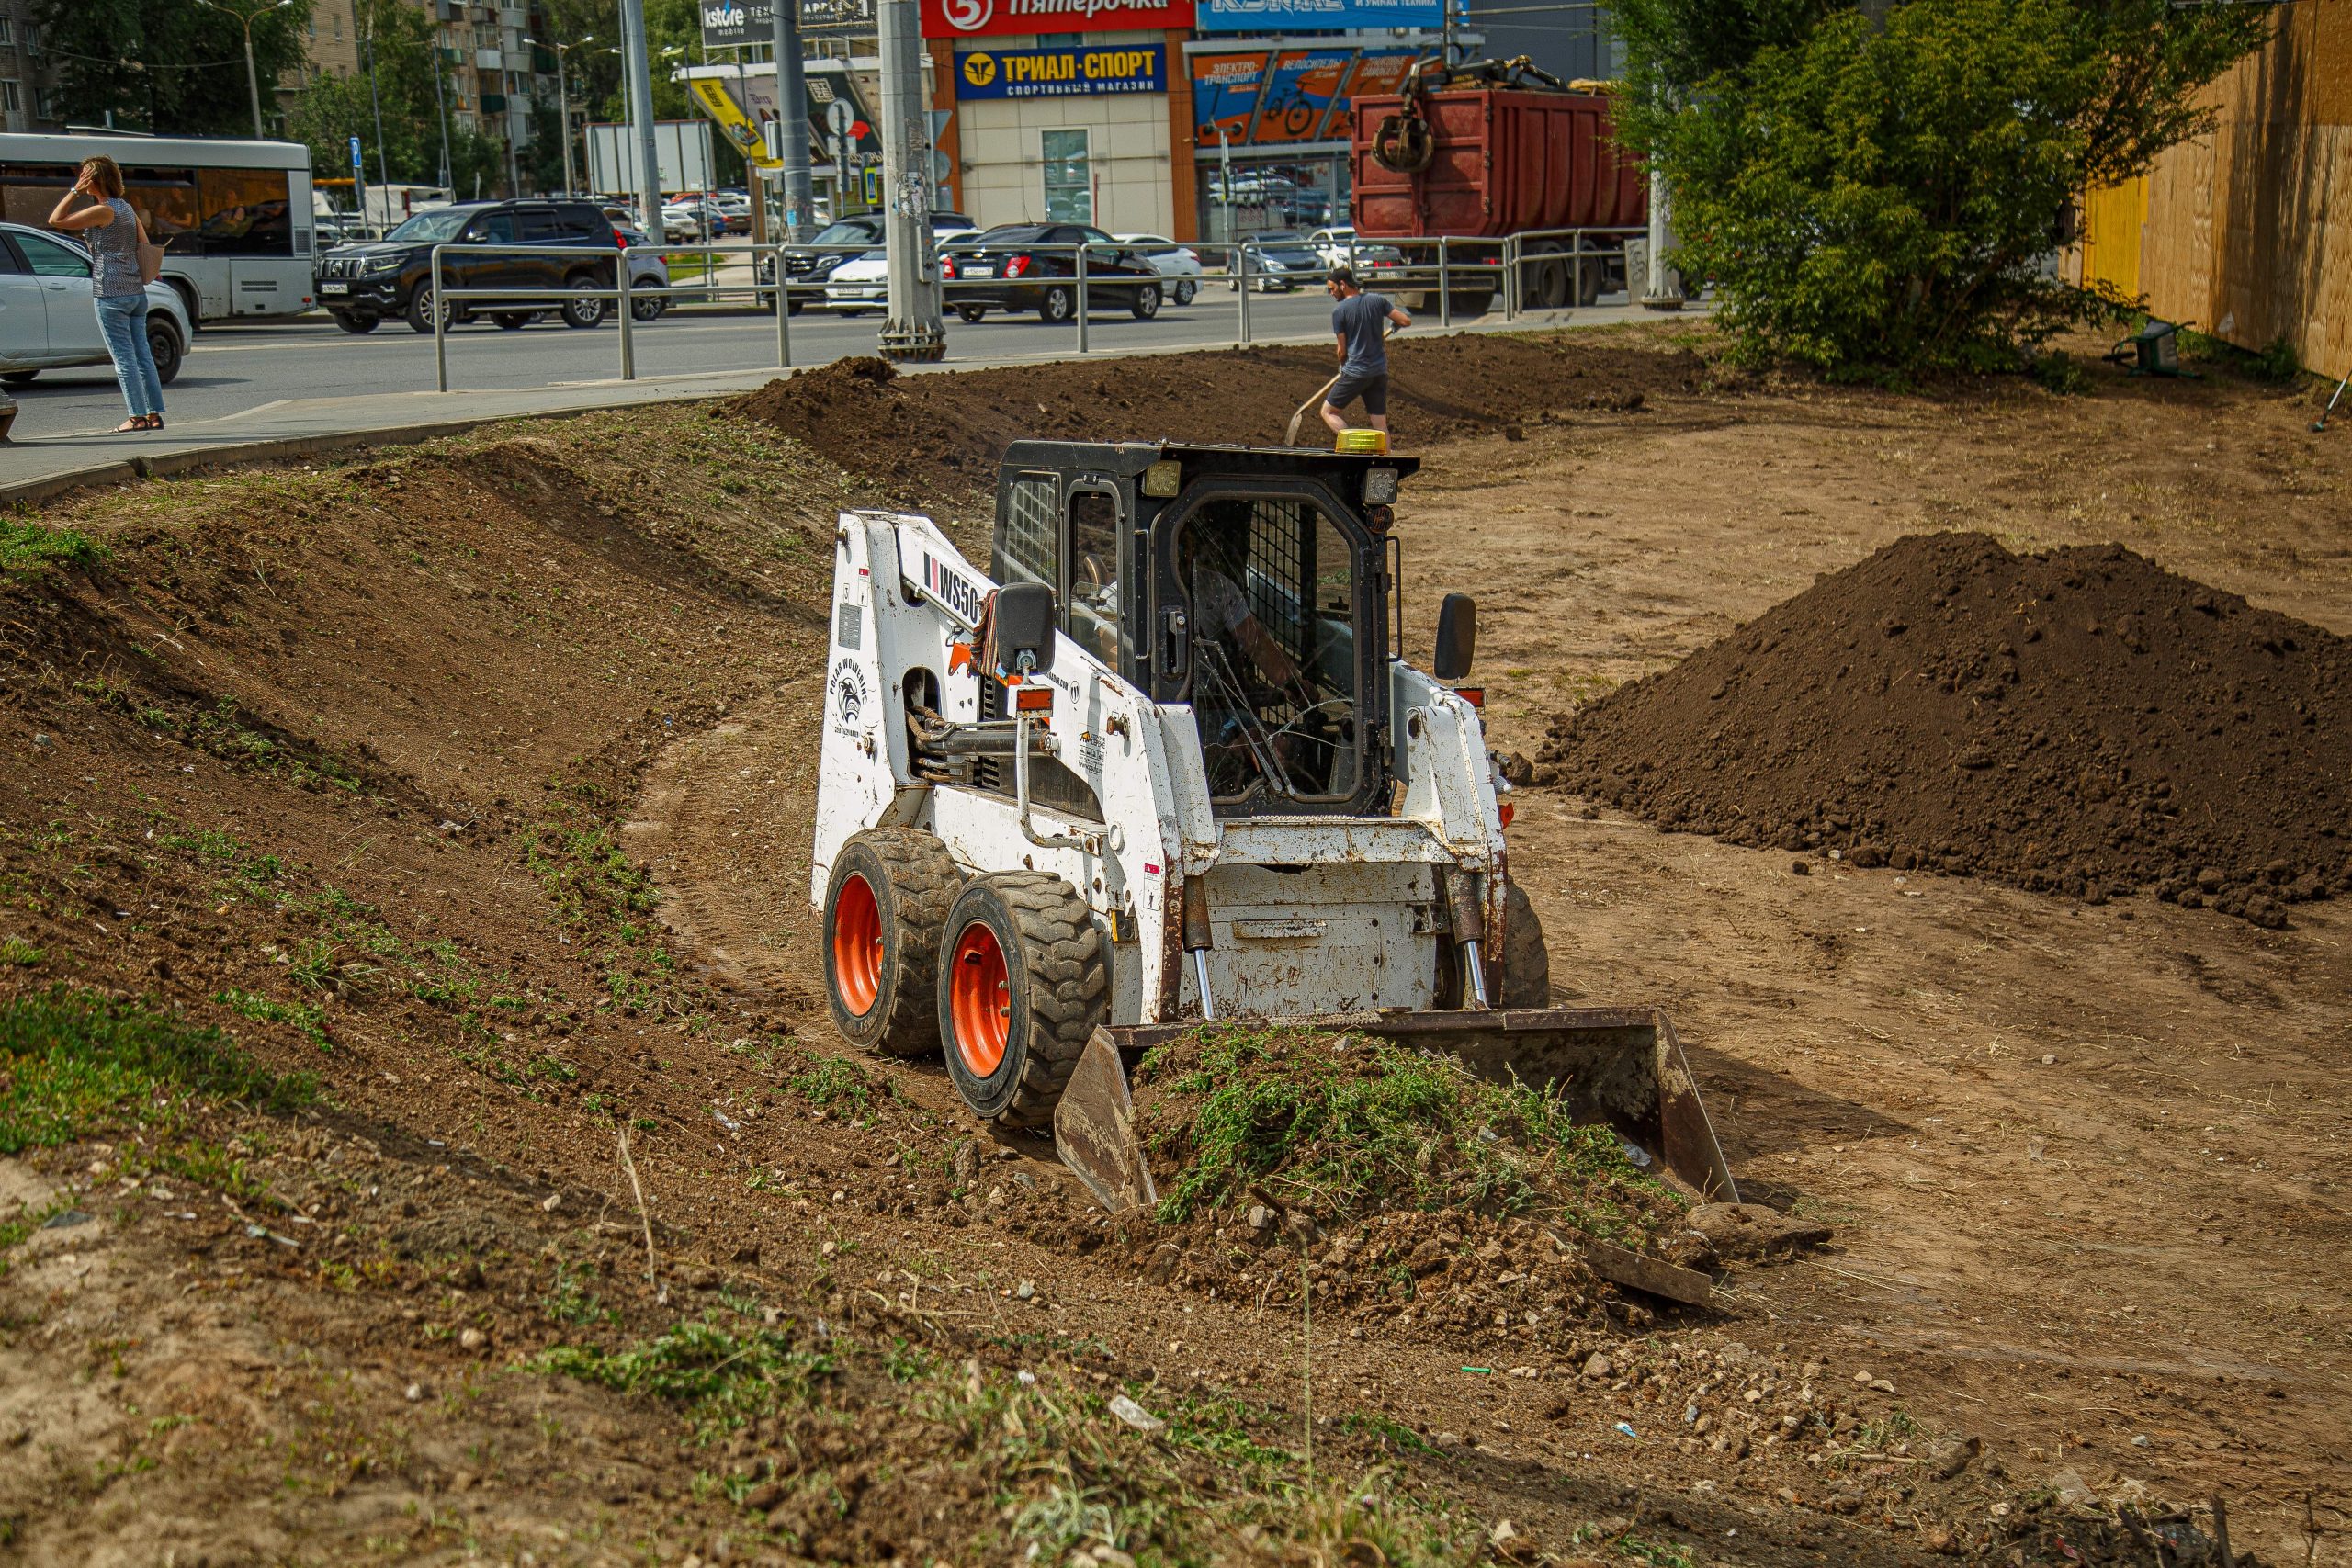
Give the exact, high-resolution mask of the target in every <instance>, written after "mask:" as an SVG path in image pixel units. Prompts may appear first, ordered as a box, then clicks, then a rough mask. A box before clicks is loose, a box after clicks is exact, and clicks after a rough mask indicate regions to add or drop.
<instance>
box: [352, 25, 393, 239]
mask: <svg viewBox="0 0 2352 1568" xmlns="http://www.w3.org/2000/svg"><path fill="white" fill-rule="evenodd" d="M367 4H368V107H369V108H370V109H372V110H374V111H375V115H376V183H377V184H378V185H379V186H383V187H384V216H385V217H386V218H387V219H390V217H391V215H392V175H391V168H390V164H387V163H386V162H385V158H384V101H383V99H382V98H380V97H379V96H377V93H376V23H377V20H378V17H377V15H376V9H375V4H374V0H367ZM359 227H360V229H361V231H363V232H364V231H366V229H367V227H368V213H367V209H365V208H363V209H360V213H359Z"/></svg>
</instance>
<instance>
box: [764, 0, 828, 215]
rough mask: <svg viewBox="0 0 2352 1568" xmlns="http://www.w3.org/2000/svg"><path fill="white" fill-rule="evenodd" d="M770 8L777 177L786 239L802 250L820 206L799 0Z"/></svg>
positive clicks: (772, 1) (779, 0) (772, 2)
mask: <svg viewBox="0 0 2352 1568" xmlns="http://www.w3.org/2000/svg"><path fill="white" fill-rule="evenodd" d="M768 4H769V6H770V7H771V9H772V10H773V11H774V13H775V112H776V119H777V127H776V138H777V145H776V152H777V155H778V157H779V158H780V159H781V161H782V163H783V165H784V166H783V167H782V168H780V169H779V170H777V171H776V172H777V175H778V176H779V179H780V182H781V184H782V185H783V186H784V237H785V240H786V243H790V244H795V245H801V244H806V243H808V242H809V235H810V234H812V233H814V232H815V231H816V228H817V201H816V193H815V190H814V188H813V187H812V185H811V183H810V181H809V85H808V84H807V83H806V82H805V81H803V80H802V72H801V69H800V0H768ZM745 107H749V106H748V105H746V106H745ZM833 210H834V211H835V212H836V213H838V212H839V211H840V210H841V209H840V208H839V207H838V206H836V207H835V208H834V209H833Z"/></svg>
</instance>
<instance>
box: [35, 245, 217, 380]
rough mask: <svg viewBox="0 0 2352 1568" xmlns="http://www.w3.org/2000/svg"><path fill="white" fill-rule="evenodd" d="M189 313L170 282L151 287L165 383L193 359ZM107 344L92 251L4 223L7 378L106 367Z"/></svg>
mask: <svg viewBox="0 0 2352 1568" xmlns="http://www.w3.org/2000/svg"><path fill="white" fill-rule="evenodd" d="M193 336H195V333H194V331H193V330H192V329H191V328H190V327H189V326H188V320H187V307H186V306H185V305H183V304H181V303H180V297H179V295H178V294H177V293H176V292H175V290H174V289H173V288H172V287H171V286H170V285H169V284H166V283H151V284H149V285H148V286H147V343H148V345H149V346H150V347H151V348H153V350H154V353H155V378H156V379H157V380H159V381H161V382H163V383H164V385H165V386H169V385H170V384H171V381H172V378H174V377H175V376H177V375H178V374H179V373H180V362H181V361H182V360H184V359H186V358H187V345H188V340H189V339H190V338H192V337H193ZM111 362H112V361H111V360H110V358H109V357H108V355H107V342H106V339H105V338H104V337H102V336H100V335H99V333H98V312H97V307H96V300H95V296H94V294H93V291H92V288H91V284H90V253H89V252H88V251H87V250H86V249H85V248H84V247H83V245H82V243H81V242H80V241H78V240H70V239H67V238H66V237H65V236H64V235H62V234H52V233H50V232H49V231H47V230H44V229H35V228H33V227H31V226H29V225H28V224H24V223H0V381H5V382H6V383H7V384H8V385H9V386H11V387H22V386H25V385H27V384H28V383H29V382H30V381H31V380H32V378H34V377H36V376H38V375H40V373H41V372H42V371H44V370H62V369H65V368H67V367H73V366H77V365H107V364H110V363H111Z"/></svg>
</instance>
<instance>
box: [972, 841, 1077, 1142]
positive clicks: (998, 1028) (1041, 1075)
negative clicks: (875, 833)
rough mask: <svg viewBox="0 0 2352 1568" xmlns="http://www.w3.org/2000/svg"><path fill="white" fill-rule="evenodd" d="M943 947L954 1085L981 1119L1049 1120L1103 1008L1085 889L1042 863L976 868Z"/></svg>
mask: <svg viewBox="0 0 2352 1568" xmlns="http://www.w3.org/2000/svg"><path fill="white" fill-rule="evenodd" d="M940 954H941V958H942V962H941V964H940V966H939V1033H940V1038H941V1039H942V1040H943V1041H944V1042H945V1043H946V1046H947V1072H948V1076H949V1077H953V1078H954V1079H955V1080H956V1092H957V1093H959V1094H961V1095H962V1096H963V1097H964V1103H965V1104H967V1105H968V1106H970V1107H971V1108H972V1109H973V1111H976V1112H978V1114H979V1115H981V1116H983V1117H985V1118H987V1119H988V1120H989V1121H991V1122H1003V1123H1005V1124H1006V1125H1008V1126H1013V1127H1043V1126H1045V1125H1046V1124H1047V1123H1048V1122H1051V1121H1052V1120H1053V1115H1054V1107H1055V1106H1056V1105H1057V1104H1059V1103H1060V1102H1061V1098H1062V1089H1063V1087H1064V1086H1065V1085H1067V1084H1068V1083H1069V1075H1070V1069H1072V1068H1073V1067H1075V1066H1078V1056H1079V1053H1080V1051H1082V1050H1084V1049H1085V1048H1086V1042H1087V1039H1088V1037H1089V1036H1090V1035H1091V1034H1092V1033H1093V1032H1094V1029H1095V1026H1096V1025H1097V1024H1099V1023H1101V1022H1102V1021H1103V1018H1104V1015H1105V1014H1106V1013H1107V1012H1108V1011H1109V1008H1110V998H1111V976H1110V970H1109V968H1108V966H1107V965H1106V964H1104V962H1103V936H1102V933H1101V932H1100V931H1097V930H1095V928H1094V921H1093V918H1092V916H1091V914H1090V913H1089V912H1088V910H1087V908H1086V900H1085V899H1083V898H1081V897H1079V893H1078V889H1076V888H1075V887H1072V886H1070V885H1069V883H1067V882H1065V881H1063V880H1062V879H1061V878H1060V877H1058V876H1053V875H1049V874H1046V873H1044V872H1035V871H1010V872H1003V873H1001V874H997V875H995V876H985V877H982V878H980V879H979V880H978V881H977V882H974V883H972V884H971V885H970V886H967V887H966V888H965V889H964V891H963V892H962V893H961V894H959V895H957V897H956V905H955V908H951V909H950V910H948V912H947V927H946V936H945V939H944V941H943V942H941V943H940Z"/></svg>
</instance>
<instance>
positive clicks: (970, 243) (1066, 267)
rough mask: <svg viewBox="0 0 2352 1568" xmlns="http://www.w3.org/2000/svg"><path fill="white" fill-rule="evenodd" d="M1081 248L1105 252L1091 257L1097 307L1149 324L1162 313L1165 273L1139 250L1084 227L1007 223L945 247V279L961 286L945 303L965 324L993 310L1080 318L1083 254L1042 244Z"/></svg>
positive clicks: (1091, 293) (1090, 297)
mask: <svg viewBox="0 0 2352 1568" xmlns="http://www.w3.org/2000/svg"><path fill="white" fill-rule="evenodd" d="M1080 243H1093V244H1096V245H1100V246H1103V247H1104V248H1103V249H1101V250H1094V251H1090V252H1088V253H1087V257H1086V274H1087V285H1086V297H1087V304H1088V306H1089V307H1090V308H1091V309H1095V310H1105V309H1112V308H1121V307H1123V308H1125V310H1129V311H1131V312H1133V313H1134V315H1135V317H1136V320H1137V321H1149V320H1151V318H1152V317H1154V316H1157V315H1158V314H1159V302H1160V299H1162V298H1163V293H1162V288H1163V286H1162V285H1161V283H1160V281H1159V272H1158V271H1157V270H1156V269H1155V268H1154V267H1153V266H1152V265H1151V264H1150V263H1149V262H1148V261H1146V260H1145V259H1144V258H1143V257H1142V256H1140V255H1138V254H1136V252H1135V251H1134V249H1133V248H1131V247H1126V246H1122V245H1121V244H1120V243H1118V242H1117V241H1116V240H1114V239H1113V238H1111V236H1110V235H1108V234H1106V233H1104V232H1103V231H1102V230H1100V229H1096V228H1092V227H1091V226H1089V225H1086V224H1082V223H1009V224H1005V225H1003V226H1002V227H1001V228H995V229H990V230H989V231H986V232H985V233H981V234H976V235H974V236H973V237H971V238H970V239H967V240H958V241H956V243H954V244H951V245H948V246H946V247H945V248H944V250H942V251H941V253H940V257H939V275H940V276H941V278H943V279H944V280H946V281H948V282H950V283H952V284H955V285H957V286H958V287H955V288H950V289H949V290H948V291H947V296H946V299H947V303H948V304H949V305H950V306H952V307H953V308H954V309H955V311H956V314H957V315H959V316H961V317H963V318H964V320H966V321H978V320H979V319H980V318H981V317H983V316H985V315H987V314H988V312H989V310H992V309H993V310H1035V311H1036V312H1037V314H1038V315H1039V316H1040V317H1041V318H1043V319H1044V320H1046V321H1069V320H1070V319H1071V318H1072V317H1074V316H1076V315H1077V314H1078V284H1077V281H1076V279H1077V276H1078V257H1077V254H1076V253H1075V251H1073V250H1046V249H1045V248H1044V247H1046V246H1048V245H1052V246H1065V245H1067V246H1076V245H1078V244H1080ZM976 283H977V284H978V287H972V285H974V284H976Z"/></svg>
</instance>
